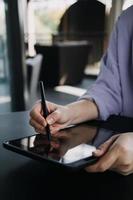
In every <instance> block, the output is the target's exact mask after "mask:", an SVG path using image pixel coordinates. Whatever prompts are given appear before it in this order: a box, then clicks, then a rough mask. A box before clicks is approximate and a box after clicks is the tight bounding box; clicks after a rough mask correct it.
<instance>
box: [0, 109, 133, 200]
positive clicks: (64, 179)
mask: <svg viewBox="0 0 133 200" xmlns="http://www.w3.org/2000/svg"><path fill="white" fill-rule="evenodd" d="M28 118H29V113H28V112H18V113H11V114H5V115H0V200H21V199H24V200H30V199H32V200H34V199H53V198H54V199H93V200H95V199H100V200H103V199H106V200H108V199H111V200H114V199H121V200H128V199H129V200H132V199H133V175H129V176H122V175H119V174H116V173H113V172H109V171H108V172H105V173H96V174H90V173H87V172H85V171H84V170H81V171H77V172H71V171H68V170H66V169H61V168H59V167H55V166H52V165H49V164H42V163H40V162H38V161H34V160H32V159H30V158H27V157H24V156H22V155H19V154H16V153H13V152H11V151H8V150H6V149H4V148H3V146H2V142H3V141H4V140H8V139H14V138H19V137H22V136H27V135H31V134H33V132H34V131H33V129H32V128H31V127H30V126H29V124H28ZM91 123H92V124H97V125H100V126H103V127H106V128H113V129H114V130H120V131H126V130H128V131H129V130H133V119H129V118H122V117H113V118H111V119H109V120H108V121H107V122H91Z"/></svg>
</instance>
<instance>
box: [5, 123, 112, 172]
mask: <svg viewBox="0 0 133 200" xmlns="http://www.w3.org/2000/svg"><path fill="white" fill-rule="evenodd" d="M112 135H113V131H111V130H106V129H103V128H98V127H93V126H90V125H87V124H80V125H78V126H73V127H69V128H66V129H63V130H61V131H59V132H57V133H56V134H54V135H53V136H52V138H51V142H50V143H49V141H48V139H47V135H46V134H34V135H31V136H28V137H24V138H19V139H15V140H10V141H5V142H4V143H3V145H4V147H5V148H7V149H9V150H12V151H14V152H17V153H19V154H22V155H25V156H28V157H30V158H32V159H36V160H39V161H41V162H51V163H53V164H56V165H59V166H63V167H68V168H71V169H80V168H84V167H85V166H87V165H89V164H92V163H94V162H96V161H97V158H96V157H94V156H93V155H92V153H93V152H94V151H95V150H96V148H97V147H98V146H99V145H101V144H102V143H103V142H105V141H106V140H107V139H108V138H110V137H111V136H112Z"/></svg>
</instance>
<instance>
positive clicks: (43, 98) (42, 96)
mask: <svg viewBox="0 0 133 200" xmlns="http://www.w3.org/2000/svg"><path fill="white" fill-rule="evenodd" d="M39 83H40V92H41V104H42V111H43V116H44V118H45V119H46V117H47V116H48V115H49V111H48V108H47V105H46V100H45V91H44V85H43V81H40V82H39ZM45 128H46V134H47V137H48V141H49V142H50V141H51V133H50V129H49V125H48V124H47V126H46V127H45Z"/></svg>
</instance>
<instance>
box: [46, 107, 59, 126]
mask: <svg viewBox="0 0 133 200" xmlns="http://www.w3.org/2000/svg"><path fill="white" fill-rule="evenodd" d="M60 118H61V112H60V111H58V110H56V111H54V112H53V113H51V114H50V115H49V116H48V117H47V118H46V121H47V123H48V124H49V125H52V124H54V123H55V122H57V121H59V120H60Z"/></svg>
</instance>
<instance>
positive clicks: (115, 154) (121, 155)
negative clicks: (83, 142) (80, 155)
mask: <svg viewBox="0 0 133 200" xmlns="http://www.w3.org/2000/svg"><path fill="white" fill-rule="evenodd" d="M94 155H95V156H96V157H100V159H99V160H98V162H97V163H95V164H93V165H91V166H88V167H86V171H88V172H104V171H106V170H112V171H116V172H118V173H120V174H122V175H129V174H131V173H133V133H131V132H129V133H123V134H119V135H114V136H112V137H111V138H110V139H109V140H107V141H106V142H105V143H104V144H102V145H101V146H100V147H99V148H98V149H97V150H96V152H94Z"/></svg>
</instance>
